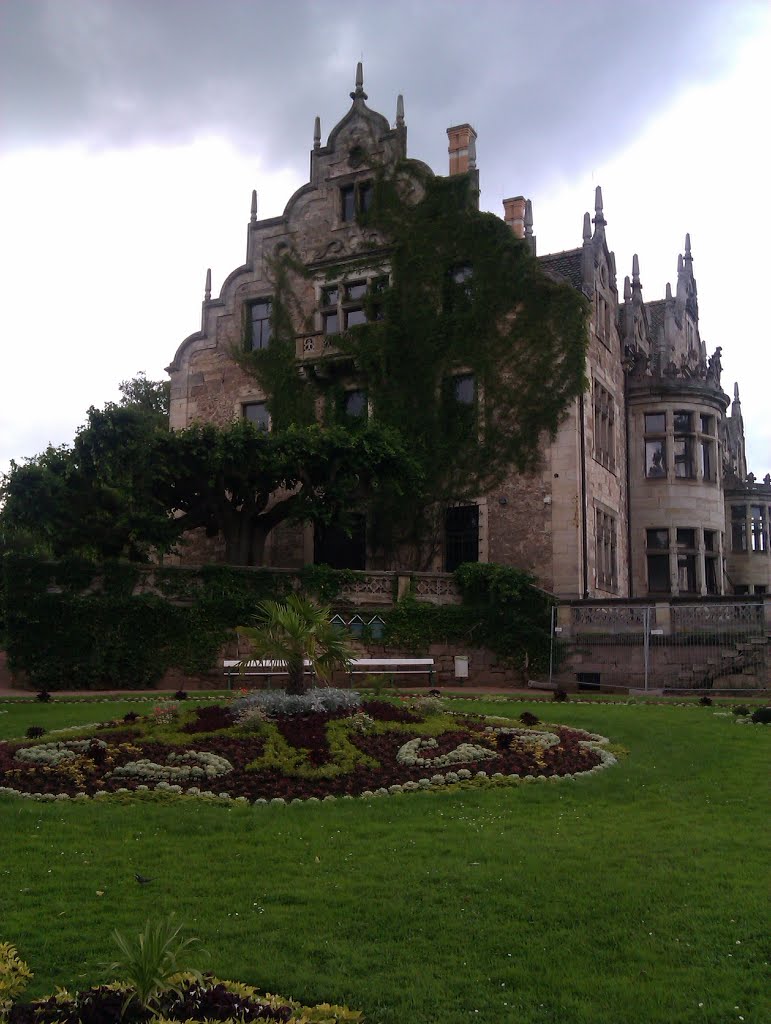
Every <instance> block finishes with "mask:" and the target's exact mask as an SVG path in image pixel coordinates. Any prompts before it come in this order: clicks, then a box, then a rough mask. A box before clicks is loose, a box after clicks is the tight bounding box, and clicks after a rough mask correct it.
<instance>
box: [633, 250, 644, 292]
mask: <svg viewBox="0 0 771 1024" xmlns="http://www.w3.org/2000/svg"><path fill="white" fill-rule="evenodd" d="M632 289H633V290H634V291H640V292H641V291H642V284H641V283H640V260H639V259H638V256H637V253H635V254H634V256H633V257H632Z"/></svg>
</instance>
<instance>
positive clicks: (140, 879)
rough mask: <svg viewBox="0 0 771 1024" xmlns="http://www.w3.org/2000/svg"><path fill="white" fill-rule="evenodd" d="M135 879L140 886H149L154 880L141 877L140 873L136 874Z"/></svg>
mask: <svg viewBox="0 0 771 1024" xmlns="http://www.w3.org/2000/svg"><path fill="white" fill-rule="evenodd" d="M134 878H136V880H137V881H138V882H139V884H140V885H149V883H150V882H152V878H145V876H144V875H140V874H139V872H138V871H136V872H135V873H134Z"/></svg>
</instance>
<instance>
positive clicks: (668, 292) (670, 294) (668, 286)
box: [666, 281, 672, 302]
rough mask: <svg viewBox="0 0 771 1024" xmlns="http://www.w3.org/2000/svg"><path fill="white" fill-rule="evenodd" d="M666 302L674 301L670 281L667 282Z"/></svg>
mask: <svg viewBox="0 0 771 1024" xmlns="http://www.w3.org/2000/svg"><path fill="white" fill-rule="evenodd" d="M666 300H667V302H671V301H672V285H671V284H670V283H669V281H667V292H666Z"/></svg>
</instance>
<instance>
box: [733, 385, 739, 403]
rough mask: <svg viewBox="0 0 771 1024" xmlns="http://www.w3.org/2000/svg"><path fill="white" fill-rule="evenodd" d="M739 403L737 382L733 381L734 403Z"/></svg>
mask: <svg viewBox="0 0 771 1024" xmlns="http://www.w3.org/2000/svg"><path fill="white" fill-rule="evenodd" d="M738 401H739V382H738V381H734V402H738Z"/></svg>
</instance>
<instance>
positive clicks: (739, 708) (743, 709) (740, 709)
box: [733, 704, 752, 715]
mask: <svg viewBox="0 0 771 1024" xmlns="http://www.w3.org/2000/svg"><path fill="white" fill-rule="evenodd" d="M733 713H734V714H735V715H749V714H751V713H752V712H751V711H750V709H749V708H748V707H747V705H746V704H737V705H736V707H735V708H734V709H733Z"/></svg>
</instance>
